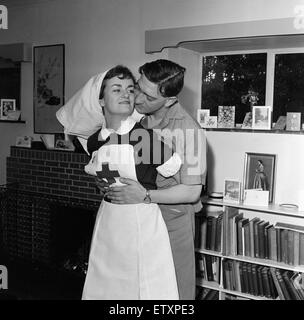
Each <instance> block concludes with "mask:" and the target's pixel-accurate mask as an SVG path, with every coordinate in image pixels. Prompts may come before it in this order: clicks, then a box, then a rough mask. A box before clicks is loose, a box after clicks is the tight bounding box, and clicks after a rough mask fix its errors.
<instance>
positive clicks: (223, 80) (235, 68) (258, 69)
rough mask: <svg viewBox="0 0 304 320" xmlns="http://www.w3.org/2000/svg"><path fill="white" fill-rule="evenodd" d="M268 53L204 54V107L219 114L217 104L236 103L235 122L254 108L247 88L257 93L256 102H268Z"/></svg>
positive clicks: (202, 105) (214, 114) (263, 103)
mask: <svg viewBox="0 0 304 320" xmlns="http://www.w3.org/2000/svg"><path fill="white" fill-rule="evenodd" d="M266 62H267V54H266V53H259V54H237V55H223V56H206V57H203V72H202V104H201V108H202V109H210V115H211V116H217V114H218V106H235V122H236V123H242V122H243V120H244V117H245V115H246V112H249V111H251V109H250V103H249V101H248V99H247V100H246V101H243V102H242V96H243V95H247V94H248V91H254V92H256V93H258V98H259V100H258V103H257V105H265V90H266Z"/></svg>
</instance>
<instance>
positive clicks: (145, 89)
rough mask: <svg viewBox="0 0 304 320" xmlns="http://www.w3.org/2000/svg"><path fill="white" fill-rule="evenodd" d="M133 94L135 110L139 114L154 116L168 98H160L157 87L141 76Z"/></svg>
mask: <svg viewBox="0 0 304 320" xmlns="http://www.w3.org/2000/svg"><path fill="white" fill-rule="evenodd" d="M137 84H138V88H137V90H136V92H135V108H136V110H137V111H138V112H139V113H141V114H154V113H157V111H158V110H160V109H162V108H163V107H164V106H165V105H166V103H168V98H164V97H163V96H161V94H160V93H159V90H158V85H157V84H155V83H153V82H151V81H149V80H148V79H147V78H146V76H145V75H143V74H142V75H141V76H140V78H139V80H138V82H137Z"/></svg>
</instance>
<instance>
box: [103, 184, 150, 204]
mask: <svg viewBox="0 0 304 320" xmlns="http://www.w3.org/2000/svg"><path fill="white" fill-rule="evenodd" d="M119 181H120V182H122V183H125V184H126V185H125V186H119V187H118V186H116V187H110V189H109V191H108V192H107V197H108V198H109V199H111V202H112V203H116V204H131V203H142V202H143V200H144V198H145V196H146V189H145V188H144V187H143V186H142V185H141V184H140V183H139V182H137V181H134V180H131V179H126V178H120V179H119Z"/></svg>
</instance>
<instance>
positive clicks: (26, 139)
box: [16, 136, 33, 148]
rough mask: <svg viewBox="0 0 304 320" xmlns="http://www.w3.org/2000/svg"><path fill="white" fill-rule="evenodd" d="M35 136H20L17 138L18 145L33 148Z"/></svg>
mask: <svg viewBox="0 0 304 320" xmlns="http://www.w3.org/2000/svg"><path fill="white" fill-rule="evenodd" d="M32 141H33V138H32V137H30V136H20V137H17V138H16V146H17V147H23V148H31V146H32Z"/></svg>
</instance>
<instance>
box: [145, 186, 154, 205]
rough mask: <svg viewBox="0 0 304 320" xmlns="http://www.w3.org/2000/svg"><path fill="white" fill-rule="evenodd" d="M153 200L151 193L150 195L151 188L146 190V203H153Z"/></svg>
mask: <svg viewBox="0 0 304 320" xmlns="http://www.w3.org/2000/svg"><path fill="white" fill-rule="evenodd" d="M151 202H152V200H151V195H150V190H148V189H147V190H146V196H145V198H144V203H151Z"/></svg>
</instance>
